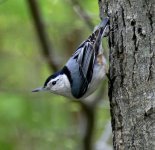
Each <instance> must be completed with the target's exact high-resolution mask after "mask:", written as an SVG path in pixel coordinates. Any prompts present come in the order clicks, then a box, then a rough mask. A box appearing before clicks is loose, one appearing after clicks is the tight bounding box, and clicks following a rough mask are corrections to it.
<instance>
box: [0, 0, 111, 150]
mask: <svg viewBox="0 0 155 150" xmlns="http://www.w3.org/2000/svg"><path fill="white" fill-rule="evenodd" d="M38 2H39V6H40V9H41V13H42V18H43V21H44V23H45V26H46V30H47V32H48V36H49V38H50V40H51V43H53V47H54V49H55V50H56V51H55V54H56V55H57V56H59V57H58V58H59V59H58V61H59V60H61V61H60V64H63V62H65V61H66V60H67V59H68V57H69V55H70V54H71V53H72V52H73V51H74V49H73V48H76V46H77V45H78V44H79V43H80V42H81V41H82V40H83V39H84V38H85V37H87V36H88V33H89V32H90V31H89V29H88V27H87V25H85V23H84V22H83V21H82V20H81V19H80V18H79V17H78V15H77V14H76V13H75V12H74V10H73V7H72V5H71V3H69V1H67V0H46V1H43V0H42V1H41V0H40V1H38ZM80 2H81V5H82V6H83V7H84V9H85V10H86V11H87V13H88V14H89V15H90V16H91V17H92V19H93V22H95V23H96V22H97V21H99V19H98V5H97V1H92V2H90V1H88V0H86V1H82V0H81V1H80ZM84 31H85V32H84ZM74 33H77V34H76V36H74V35H75V34H74ZM0 35H1V38H0V68H1V71H0V149H2V150H28V149H33V150H51V149H54V150H60V149H63V150H73V149H76V148H78V145H79V144H80V135H79V132H78V130H79V128H78V125H77V124H78V117H77V115H76V114H78V113H79V111H80V108H79V106H78V105H77V104H73V103H71V102H69V101H68V100H67V99H65V98H63V97H61V96H56V95H53V94H50V93H37V94H34V93H31V90H32V89H33V88H35V87H37V86H39V85H42V84H43V82H44V80H45V78H46V77H47V76H48V75H50V74H51V72H50V70H49V68H48V65H47V63H46V61H45V59H44V58H43V57H42V54H41V49H40V43H39V41H38V38H37V36H36V32H35V29H34V26H33V20H32V17H31V16H30V12H29V9H28V6H27V1H25V0H4V1H2V2H1V3H0ZM69 48H70V49H69ZM62 56H66V57H65V58H64V57H62ZM102 110H103V111H102ZM108 112H109V110H108V109H103V107H101V108H99V111H98V119H99V120H101V121H103V119H104V118H105V120H108V116H109V115H108ZM75 116H76V117H75ZM103 122H106V121H103ZM101 124H102V122H101V123H99V125H98V126H97V131H98V133H97V135H100V133H99V132H100V131H101V132H102V129H103V126H102V125H101Z"/></svg>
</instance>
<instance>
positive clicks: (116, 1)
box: [99, 0, 155, 150]
mask: <svg viewBox="0 0 155 150" xmlns="http://www.w3.org/2000/svg"><path fill="white" fill-rule="evenodd" d="M99 5H100V15H101V18H102V17H103V15H104V12H106V11H107V10H108V13H109V15H110V24H111V27H113V29H114V31H113V32H110V36H109V47H110V54H109V55H110V57H109V59H110V66H109V67H110V68H109V76H110V80H109V99H110V107H111V117H112V130H113V145H114V149H115V150H155V0H110V1H104V2H103V1H102V0H99Z"/></svg>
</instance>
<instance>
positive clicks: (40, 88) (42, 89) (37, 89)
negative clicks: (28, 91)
mask: <svg viewBox="0 0 155 150" xmlns="http://www.w3.org/2000/svg"><path fill="white" fill-rule="evenodd" d="M40 91H45V88H44V87H38V88H36V89H34V90H32V92H40Z"/></svg>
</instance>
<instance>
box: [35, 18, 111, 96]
mask: <svg viewBox="0 0 155 150" xmlns="http://www.w3.org/2000/svg"><path fill="white" fill-rule="evenodd" d="M108 28H109V18H108V17H107V18H105V19H104V20H103V21H102V22H101V23H100V24H99V26H98V27H97V28H96V29H95V31H94V32H93V33H92V34H91V35H90V36H89V37H88V39H86V40H85V41H84V42H83V43H82V44H81V45H80V46H79V47H78V48H77V50H76V51H75V53H74V54H73V55H72V56H71V58H70V59H69V60H68V62H67V63H66V65H65V66H64V67H63V68H62V69H61V70H60V71H58V72H56V73H54V74H53V75H51V76H49V77H48V78H47V80H46V81H45V83H44V86H43V87H39V88H36V89H34V90H33V91H32V92H39V91H50V92H52V93H56V94H59V95H63V96H66V97H70V98H76V99H84V98H86V97H87V96H89V95H90V94H92V93H93V92H94V91H95V90H96V89H97V87H98V85H99V83H100V82H101V80H102V79H103V77H104V76H105V73H106V59H105V57H104V56H103V52H102V51H103V49H102V37H104V36H106V35H107V32H108V31H107V29H108Z"/></svg>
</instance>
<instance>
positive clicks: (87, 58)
mask: <svg viewBox="0 0 155 150" xmlns="http://www.w3.org/2000/svg"><path fill="white" fill-rule="evenodd" d="M72 60H73V62H74V65H75V66H74V65H72V64H70V67H71V65H72V67H73V68H72V70H73V72H72V78H73V80H72V81H73V82H72V85H71V90H72V94H73V96H74V97H76V98H80V97H82V96H83V95H84V94H85V92H86V91H87V88H88V85H89V83H90V82H91V79H92V75H93V68H94V62H95V51H94V48H93V46H92V44H91V43H90V42H87V41H86V42H84V43H83V45H81V46H80V47H79V48H78V49H77V51H76V52H75V53H74V55H73V56H72Z"/></svg>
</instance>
